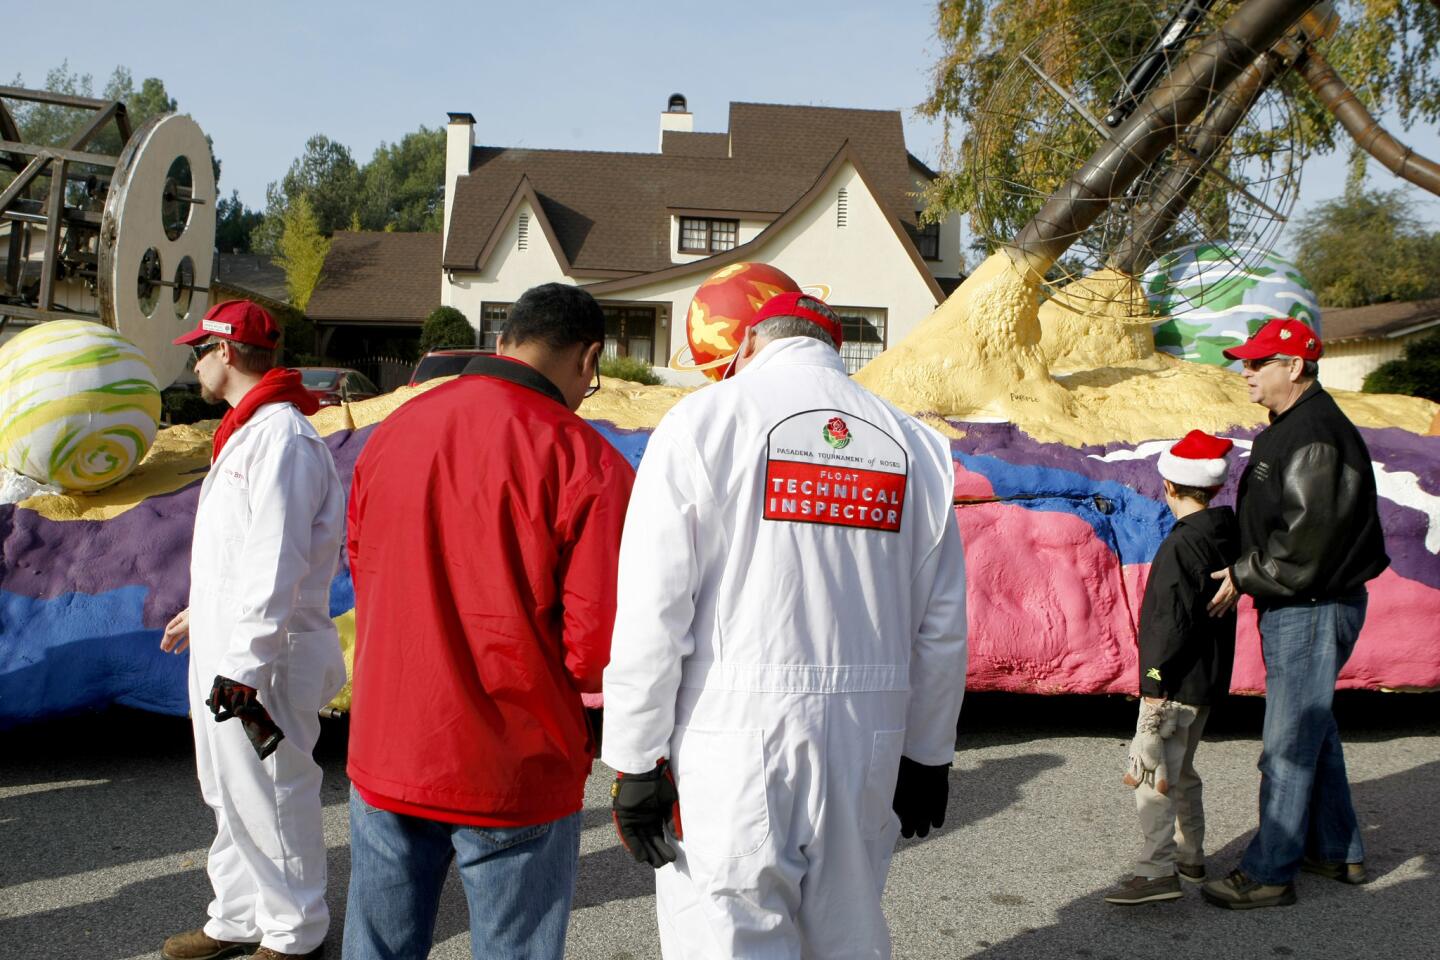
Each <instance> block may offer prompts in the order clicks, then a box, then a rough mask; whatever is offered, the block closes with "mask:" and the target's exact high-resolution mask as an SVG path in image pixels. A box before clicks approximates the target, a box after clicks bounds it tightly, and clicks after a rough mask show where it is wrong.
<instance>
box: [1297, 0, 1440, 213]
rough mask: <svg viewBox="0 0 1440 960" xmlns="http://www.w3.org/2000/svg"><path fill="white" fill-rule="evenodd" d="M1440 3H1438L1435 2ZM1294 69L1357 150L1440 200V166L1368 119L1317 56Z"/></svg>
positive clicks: (1366, 112)
mask: <svg viewBox="0 0 1440 960" xmlns="http://www.w3.org/2000/svg"><path fill="white" fill-rule="evenodd" d="M1437 3H1440V0H1437ZM1296 69H1298V70H1299V71H1300V76H1302V77H1304V78H1305V82H1306V83H1307V84H1309V85H1310V89H1311V90H1313V91H1314V92H1315V96H1316V97H1318V98H1319V100H1320V102H1321V103H1323V104H1324V105H1325V109H1326V110H1329V111H1330V112H1331V113H1332V114H1334V116H1335V119H1336V120H1338V121H1340V125H1341V126H1342V127H1344V128H1345V130H1346V132H1347V133H1349V134H1350V136H1352V137H1354V138H1355V142H1356V143H1357V144H1359V145H1360V148H1361V149H1362V150H1364V151H1365V152H1366V153H1368V154H1370V156H1372V157H1374V158H1375V159H1376V160H1379V161H1380V162H1381V163H1382V164H1384V165H1385V168H1386V169H1387V170H1389V171H1390V172H1391V173H1393V174H1395V175H1396V176H1397V177H1401V178H1403V179H1405V180H1409V181H1410V182H1411V183H1413V184H1415V185H1416V186H1417V187H1423V188H1424V189H1426V190H1428V191H1430V192H1431V193H1433V194H1436V195H1437V196H1440V163H1436V162H1435V161H1434V160H1431V159H1430V158H1428V157H1424V156H1421V155H1420V154H1418V153H1416V152H1415V151H1414V150H1412V149H1411V148H1410V147H1407V146H1406V145H1405V144H1403V143H1401V142H1400V141H1399V140H1396V139H1395V138H1394V137H1393V136H1392V135H1391V134H1390V132H1389V131H1387V130H1386V129H1385V128H1384V127H1382V126H1381V125H1380V124H1379V122H1378V121H1377V120H1376V119H1375V117H1374V116H1372V115H1371V113H1370V111H1369V110H1366V109H1365V105H1364V104H1363V103H1361V102H1360V100H1359V98H1357V97H1356V96H1355V92H1354V91H1353V90H1351V89H1350V88H1349V87H1348V86H1346V84H1345V81H1344V80H1341V79H1340V77H1339V75H1337V74H1336V73H1335V68H1334V67H1332V66H1330V64H1329V63H1328V62H1327V61H1326V60H1325V58H1324V57H1322V56H1321V55H1320V54H1319V53H1318V52H1316V51H1314V50H1312V51H1310V52H1309V54H1308V55H1306V57H1305V58H1304V59H1303V60H1301V61H1300V63H1299V64H1297V66H1296Z"/></svg>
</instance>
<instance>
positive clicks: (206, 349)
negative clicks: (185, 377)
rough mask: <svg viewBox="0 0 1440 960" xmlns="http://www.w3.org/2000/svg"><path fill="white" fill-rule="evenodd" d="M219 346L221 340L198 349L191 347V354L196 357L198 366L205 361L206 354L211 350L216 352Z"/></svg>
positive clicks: (200, 346)
mask: <svg viewBox="0 0 1440 960" xmlns="http://www.w3.org/2000/svg"><path fill="white" fill-rule="evenodd" d="M218 346H220V341H219V340H211V341H210V342H209V343H202V344H200V345H199V346H197V347H191V348H190V352H191V353H192V354H194V355H195V362H196V363H197V364H198V363H199V362H200V361H201V360H202V359H204V357H205V354H207V353H209V352H210V351H211V350H214V349H215V348H216V347H218Z"/></svg>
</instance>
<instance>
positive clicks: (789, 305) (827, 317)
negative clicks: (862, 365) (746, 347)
mask: <svg viewBox="0 0 1440 960" xmlns="http://www.w3.org/2000/svg"><path fill="white" fill-rule="evenodd" d="M775 317H799V318H800V319H801V320H809V321H810V322H811V323H813V324H815V325H816V326H817V327H819V328H820V329H821V330H824V331H825V332H826V333H827V334H829V335H830V339H831V340H834V341H835V348H836V349H837V350H838V349H839V348H840V344H842V343H843V342H844V341H845V335H844V331H843V330H842V328H841V326H840V318H839V317H838V316H837V315H836V314H835V311H833V310H831V309H830V305H829V304H827V303H826V302H825V301H824V300H821V299H820V298H819V297H812V296H810V295H809V294H808V293H801V292H799V291H798V290H797V291H791V292H790V293H777V294H776V295H775V296H773V297H771V298H770V299H769V300H766V301H765V302H764V303H763V304H761V306H760V309H759V310H756V311H755V314H754V315H753V316H752V317H750V319H749V320H748V321H746V322H745V323H742V324H741V325H740V326H739V328H738V329H736V331H735V338H736V340H737V342H738V341H740V340H743V339H744V338H745V331H746V330H749V329H750V328H751V327H756V326H759V325H760V324H762V323H764V322H765V321H766V320H773V319H774V318H775ZM735 356H736V357H738V356H740V352H739V351H738V350H737V351H736V352H735ZM734 375H735V366H734V361H733V359H732V361H731V366H730V367H729V368H728V369H727V370H726V371H725V377H724V378H723V379H728V378H730V377H733V376H734Z"/></svg>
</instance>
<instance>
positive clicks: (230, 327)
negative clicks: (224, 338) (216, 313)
mask: <svg viewBox="0 0 1440 960" xmlns="http://www.w3.org/2000/svg"><path fill="white" fill-rule="evenodd" d="M200 327H201V329H203V330H208V331H210V332H211V333H224V334H233V333H234V332H235V325H234V324H230V323H226V322H225V321H224V320H201V321H200Z"/></svg>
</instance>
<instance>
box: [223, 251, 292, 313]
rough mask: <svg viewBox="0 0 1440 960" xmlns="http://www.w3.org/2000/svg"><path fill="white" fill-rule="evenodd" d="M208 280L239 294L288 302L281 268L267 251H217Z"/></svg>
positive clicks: (288, 292)
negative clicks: (213, 269)
mask: <svg viewBox="0 0 1440 960" xmlns="http://www.w3.org/2000/svg"><path fill="white" fill-rule="evenodd" d="M210 282H211V284H212V285H214V286H223V287H228V288H229V289H231V290H234V291H236V292H237V293H240V294H256V295H259V296H261V297H265V298H267V299H269V300H272V301H275V302H278V303H289V302H290V291H289V289H288V288H287V287H286V286H285V269H284V268H283V267H279V266H276V265H275V260H274V258H273V257H271V256H270V254H268V253H218V254H216V255H215V273H214V275H213V278H212V279H211V281H210Z"/></svg>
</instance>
